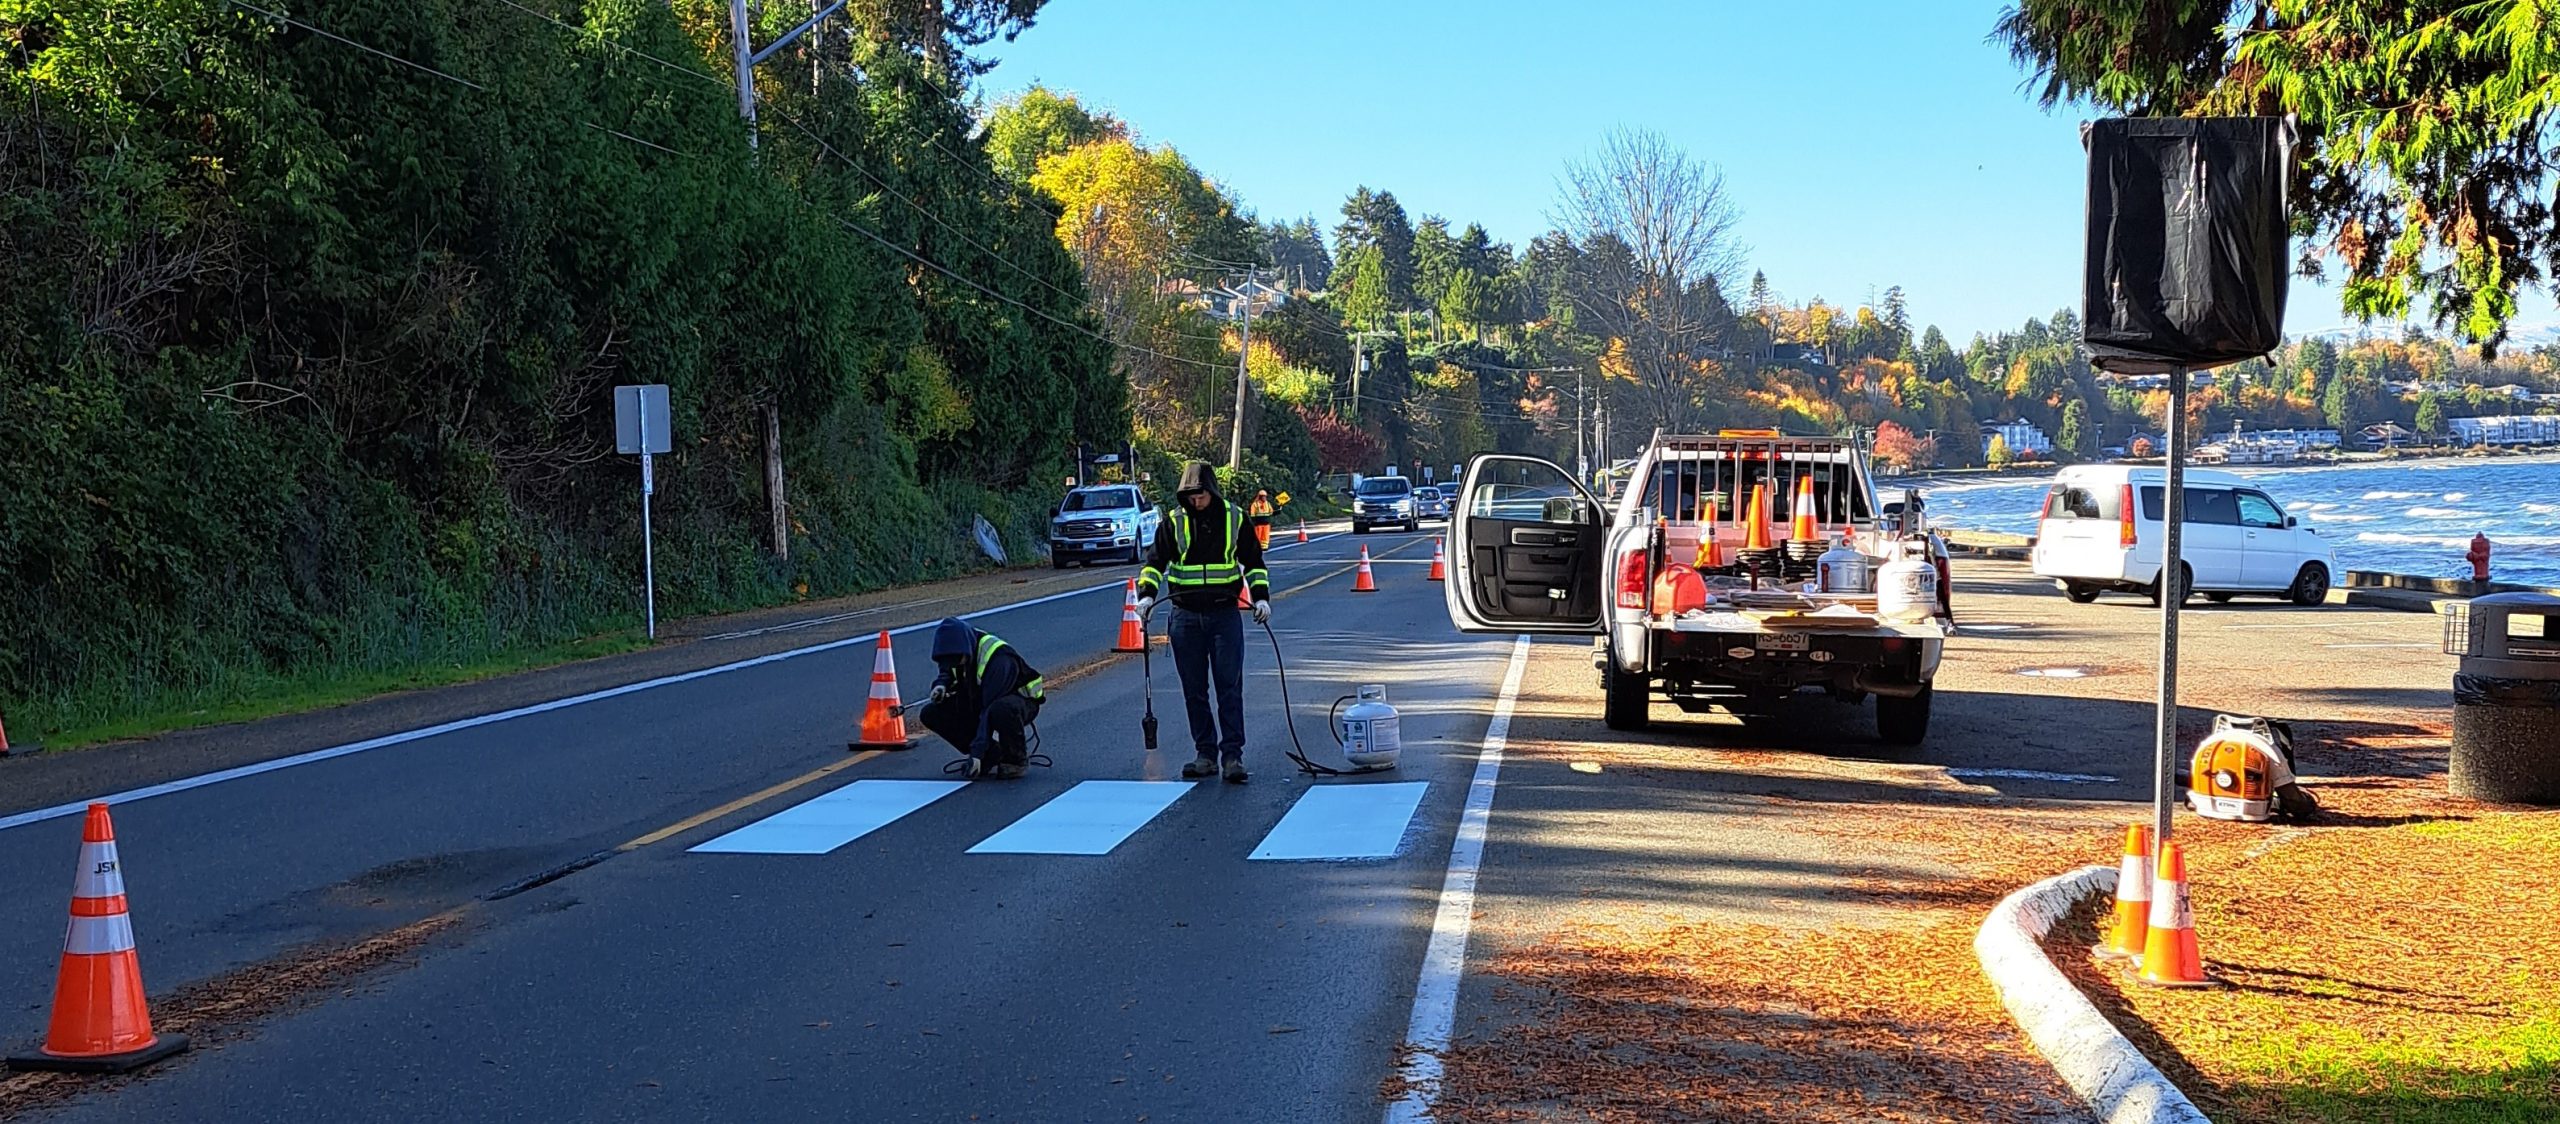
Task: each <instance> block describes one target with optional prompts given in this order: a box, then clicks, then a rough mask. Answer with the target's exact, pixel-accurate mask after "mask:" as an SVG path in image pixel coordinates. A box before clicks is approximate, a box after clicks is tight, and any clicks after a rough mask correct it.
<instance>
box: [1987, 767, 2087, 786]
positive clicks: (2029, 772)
mask: <svg viewBox="0 0 2560 1124" xmlns="http://www.w3.org/2000/svg"><path fill="white" fill-rule="evenodd" d="M1947 775H1948V776H1950V777H1957V778H1961V779H1963V780H1976V779H1981V780H2012V781H2058V782H2060V783H2062V784H2114V783H2116V778H2114V777H2109V776H2101V775H2099V774H2097V773H2047V772H2043V771H2041V770H2037V769H1949V770H1947Z"/></svg>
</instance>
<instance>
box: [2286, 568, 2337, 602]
mask: <svg viewBox="0 0 2560 1124" xmlns="http://www.w3.org/2000/svg"><path fill="white" fill-rule="evenodd" d="M2291 596H2292V598H2293V603H2294V604H2296V605H2300V606H2303V607H2305V608H2309V607H2310V606H2313V605H2318V604H2320V603H2322V602H2325V601H2327V600H2328V599H2329V568H2328V567H2326V566H2323V565H2321V564H2319V563H2317V562H2313V563H2311V564H2309V565H2306V566H2304V567H2303V568H2302V572H2301V573H2299V574H2295V575H2294V576H2293V591H2292V593H2291Z"/></svg>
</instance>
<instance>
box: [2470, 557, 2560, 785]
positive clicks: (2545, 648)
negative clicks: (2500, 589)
mask: <svg viewBox="0 0 2560 1124" xmlns="http://www.w3.org/2000/svg"><path fill="white" fill-rule="evenodd" d="M2455 609H2456V611H2455V612H2454V613H2453V614H2452V615H2451V616H2450V617H2449V618H2448V619H2447V620H2446V621H2445V646H2444V650H2445V652H2446V653H2447V654H2448V655H2455V656H2460V657H2462V663H2461V665H2460V667H2459V668H2458V669H2457V670H2456V671H2455V672H2454V676H2453V760H2452V766H2451V768H2450V769H2449V770H2448V772H2449V774H2450V775H2449V777H2448V780H2449V781H2450V783H2451V786H2452V788H2453V792H2454V795H2456V796H2468V797H2471V798H2473V799H2475V800H2495V801H2499V802H2501V803H2510V804H2544V805H2560V597H2554V596H2551V595H2549V594H2543V593H2495V594H2491V595H2489V596H2487V597H2475V598H2472V599H2471V601H2470V603H2469V604H2467V605H2457V606H2456V607H2455Z"/></svg>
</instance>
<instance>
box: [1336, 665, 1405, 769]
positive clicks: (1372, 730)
mask: <svg viewBox="0 0 2560 1124" xmlns="http://www.w3.org/2000/svg"><path fill="white" fill-rule="evenodd" d="M1336 723H1337V726H1336V728H1335V730H1334V734H1335V736H1337V737H1339V738H1341V739H1342V756H1343V757H1344V759H1346V760H1348V761H1350V762H1351V764H1352V765H1354V766H1356V767H1359V768H1377V769H1392V768H1395V767H1396V755H1397V754H1398V753H1399V752H1401V751H1402V750H1403V749H1404V731H1403V724H1404V720H1403V719H1401V718H1399V717H1397V716H1396V708H1394V707H1392V706H1388V705H1387V687H1386V684H1383V683H1364V684H1362V685H1361V687H1360V693H1359V697H1358V698H1357V700H1355V701H1354V702H1353V703H1352V704H1351V705H1349V706H1346V707H1344V708H1342V713H1341V714H1340V715H1338V716H1337V718H1336Z"/></svg>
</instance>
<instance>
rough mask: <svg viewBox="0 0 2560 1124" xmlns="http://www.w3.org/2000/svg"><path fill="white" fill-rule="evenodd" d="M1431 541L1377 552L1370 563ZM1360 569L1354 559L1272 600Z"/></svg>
mask: <svg viewBox="0 0 2560 1124" xmlns="http://www.w3.org/2000/svg"><path fill="white" fill-rule="evenodd" d="M1430 541H1432V540H1431V539H1430V538H1417V539H1414V540H1412V541H1411V542H1407V543H1405V544H1404V545H1402V546H1397V547H1391V548H1389V549H1386V550H1381V551H1379V552H1377V553H1376V554H1374V555H1371V556H1370V558H1369V560H1370V561H1372V562H1375V561H1377V560H1378V559H1380V558H1385V557H1388V556H1390V555H1395V554H1402V553H1404V552H1405V551H1407V550H1410V549H1412V548H1414V547H1417V546H1421V545H1422V544H1424V543H1427V542H1430ZM1359 568H1360V562H1359V560H1358V559H1353V560H1352V561H1351V562H1350V563H1348V564H1346V565H1344V566H1341V567H1338V568H1335V569H1331V570H1327V571H1325V572H1324V573H1322V574H1318V575H1316V576H1315V577H1313V578H1310V579H1308V580H1306V581H1302V582H1299V583H1298V584H1296V585H1293V586H1290V587H1289V588H1287V589H1284V590H1281V591H1279V592H1278V593H1274V594H1272V595H1271V599H1272V600H1274V601H1277V600H1279V599H1281V598H1283V597H1287V596H1288V595H1290V594H1292V593H1297V592H1299V591H1301V590H1305V589H1310V588H1313V587H1315V586H1319V585H1323V584H1324V583H1326V582H1329V581H1332V580H1333V579H1335V578H1338V577H1341V576H1342V575H1344V574H1348V573H1350V572H1351V571H1353V570H1357V569H1359Z"/></svg>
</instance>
